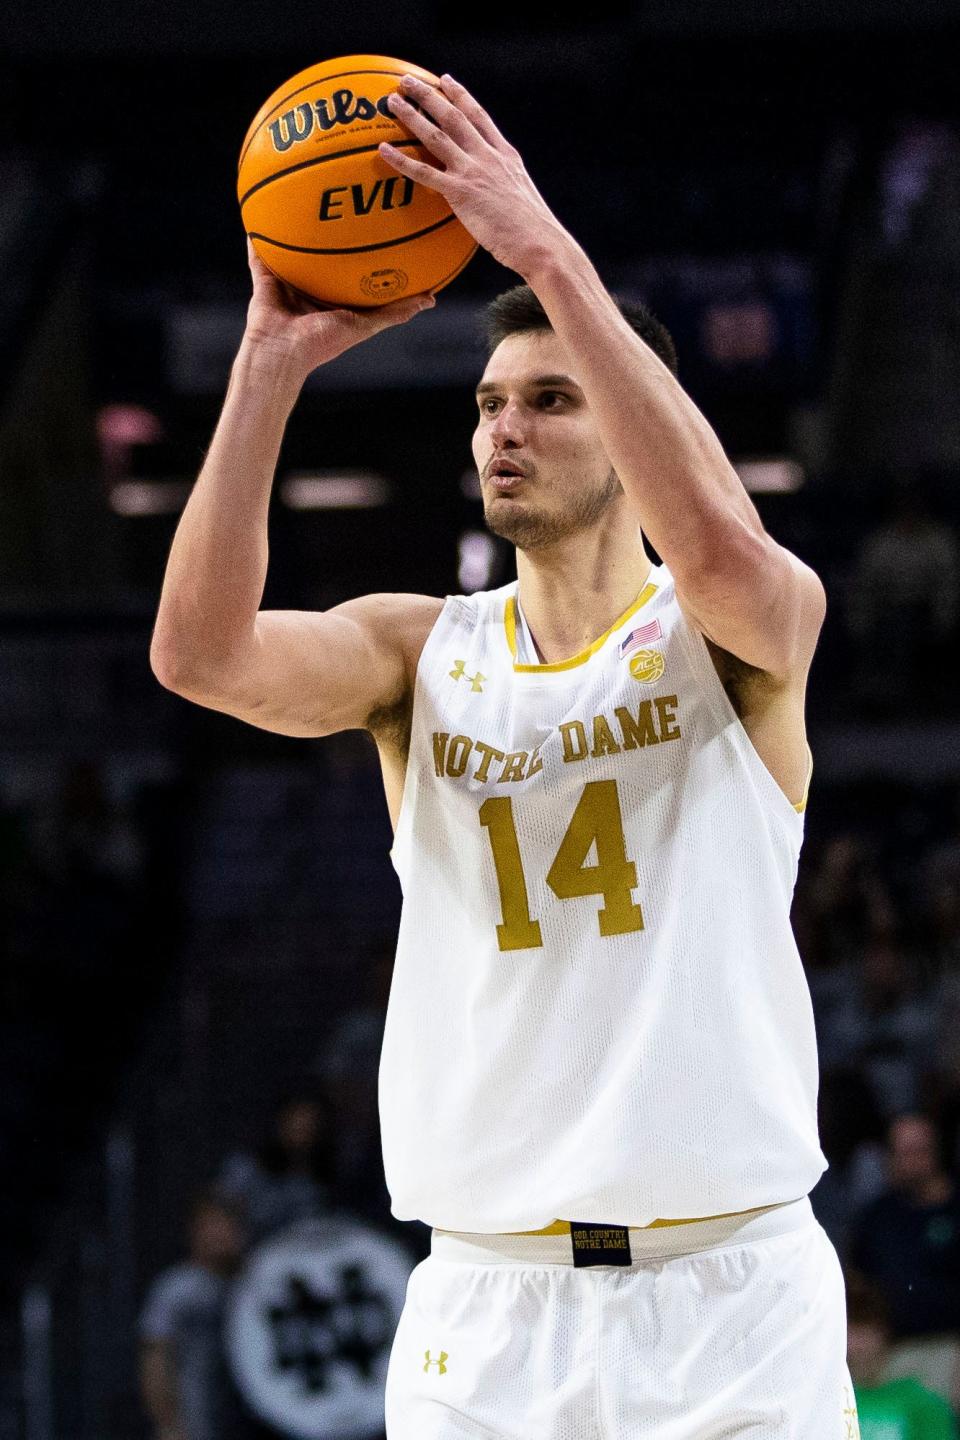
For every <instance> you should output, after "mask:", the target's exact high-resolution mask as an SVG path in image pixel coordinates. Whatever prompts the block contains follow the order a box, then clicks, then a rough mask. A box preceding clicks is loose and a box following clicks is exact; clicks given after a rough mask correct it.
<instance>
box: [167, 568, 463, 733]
mask: <svg viewBox="0 0 960 1440" xmlns="http://www.w3.org/2000/svg"><path fill="white" fill-rule="evenodd" d="M424 598H425V597H421V596H402V595H365V596H362V597H360V598H359V599H356V600H348V601H346V602H344V604H342V605H337V606H335V607H334V608H333V609H331V610H325V611H311V610H261V611H260V613H259V614H258V615H257V618H256V623H255V626H254V632H253V637H252V641H251V644H250V645H249V647H248V648H247V649H245V650H244V651H242V652H240V653H239V654H237V655H235V656H233V657H232V659H231V661H230V663H229V665H224V666H222V667H220V668H218V669H217V670H216V671H215V672H209V673H207V674H206V675H201V676H197V677H195V678H194V679H193V680H192V681H188V682H185V683H184V684H183V685H181V686H178V687H177V688H178V691H179V693H180V694H182V695H184V696H185V697H186V698H187V699H190V700H195V701H196V702H197V703H198V704H201V705H205V706H207V707H208V708H210V709H213V710H219V711H221V712H222V713H223V714H226V715H232V716H234V717H235V718H236V719H238V720H243V721H245V722H246V723H247V724H248V725H255V726H257V727H258V728H259V729H262V730H271V731H273V732H275V733H276V734H280V735H291V736H299V737H301V738H311V737H317V736H321V735H332V734H334V733H335V732H336V731H339V730H354V729H363V728H364V727H365V725H366V723H367V719H368V717H369V716H370V714H371V713H372V712H375V711H377V710H378V709H381V708H383V707H384V706H389V705H391V704H395V703H396V702H397V701H398V700H399V699H400V698H401V697H402V695H403V693H404V690H405V688H406V687H407V685H408V672H407V663H406V651H405V646H404V633H405V628H404V627H405V622H406V621H407V619H408V611H409V609H410V603H409V602H418V601H422V600H423V599H424ZM434 603H436V604H439V602H434Z"/></svg>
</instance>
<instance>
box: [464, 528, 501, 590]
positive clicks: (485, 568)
mask: <svg viewBox="0 0 960 1440" xmlns="http://www.w3.org/2000/svg"><path fill="white" fill-rule="evenodd" d="M457 557H458V562H459V563H458V569H457V579H458V580H459V581H460V584H461V585H462V586H463V590H464V594H466V595H469V594H471V593H472V592H473V591H474V590H482V589H483V588H484V586H485V585H487V584H488V583H489V580H490V576H491V575H492V574H493V566H494V562H495V560H496V558H497V547H496V545H495V543H494V540H493V537H492V536H491V535H488V534H487V532H486V530H464V532H463V534H462V535H461V536H460V539H459V540H458V541H457Z"/></svg>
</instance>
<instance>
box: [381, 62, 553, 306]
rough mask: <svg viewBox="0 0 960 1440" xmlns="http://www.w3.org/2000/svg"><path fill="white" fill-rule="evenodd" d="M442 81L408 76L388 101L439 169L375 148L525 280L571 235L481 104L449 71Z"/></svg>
mask: <svg viewBox="0 0 960 1440" xmlns="http://www.w3.org/2000/svg"><path fill="white" fill-rule="evenodd" d="M440 87H441V88H440V90H439V91H438V90H437V89H436V88H435V87H434V86H433V85H428V84H426V82H425V81H423V80H418V79H416V77H415V76H412V75H405V76H404V77H403V79H402V80H401V81H400V90H399V91H395V92H394V93H392V94H391V95H390V98H389V101H388V104H389V106H390V109H391V110H392V111H393V114H394V115H395V116H396V117H397V119H398V120H399V121H400V123H401V124H402V125H403V126H404V127H405V129H407V130H409V131H410V133H411V134H412V135H415V136H416V138H417V139H418V140H422V141H423V144H424V146H425V147H426V149H427V150H429V151H430V153H431V155H434V156H436V158H437V160H438V161H439V162H440V164H441V166H442V167H443V168H442V169H438V168H436V167H435V166H433V165H427V164H425V163H424V161H422V160H414V159H413V158H412V157H411V156H410V155H408V154H407V153H406V151H404V150H398V149H396V148H395V147H394V146H392V145H387V144H381V145H380V147H379V149H380V154H381V156H382V157H383V159H384V160H386V162H387V164H388V165H392V166H393V168H394V169H395V170H399V172H400V174H401V175H407V176H409V177H410V179H411V180H413V181H414V182H415V183H416V184H417V185H426V186H427V188H428V189H430V190H436V191H437V192H438V193H439V194H440V195H442V196H443V198H444V199H445V200H446V202H447V204H448V205H449V206H450V208H451V210H453V212H454V214H455V215H456V216H457V217H458V219H460V220H461V221H462V222H463V224H464V225H465V226H466V228H467V229H468V230H469V231H470V234H471V235H472V236H473V238H474V239H475V240H476V241H477V242H478V243H479V244H481V245H482V246H483V247H484V249H485V250H489V251H490V253H491V255H492V256H493V257H494V259H496V260H499V262H500V264H501V265H506V266H507V268H508V269H510V270H516V271H517V273H518V274H520V275H522V276H523V278H524V279H525V280H529V278H530V275H531V272H532V271H533V270H534V269H535V268H536V265H537V262H538V260H539V259H541V258H543V256H544V254H545V253H548V251H549V250H550V249H552V248H554V247H555V245H556V242H557V240H558V239H559V238H561V237H565V238H567V239H569V236H567V235H566V232H565V231H564V230H563V227H562V226H561V225H560V222H559V221H558V220H557V218H556V216H555V215H554V214H553V213H552V211H551V210H550V209H549V208H548V207H547V205H546V203H545V201H544V200H543V198H542V196H541V195H540V194H539V192H538V191H537V190H536V188H535V187H534V184H533V181H532V180H531V179H530V177H529V175H528V174H527V172H526V170H525V169H524V166H523V161H522V159H521V158H520V154H519V152H518V151H517V150H515V149H514V147H513V146H512V145H510V144H509V143H508V142H507V141H506V140H505V139H504V138H503V136H502V135H501V134H500V131H499V130H498V129H497V127H496V125H494V123H493V121H492V120H491V119H490V116H489V115H488V114H487V112H486V111H485V110H484V109H483V108H482V106H480V105H479V104H478V103H477V101H476V100H474V98H473V96H472V95H471V94H470V93H469V92H468V91H467V90H465V89H464V87H463V86H462V85H460V84H459V83H458V82H457V81H456V80H454V79H452V77H451V76H449V75H444V76H442V78H441V80H440ZM411 101H413V102H415V103H414V104H411ZM418 107H419V108H418Z"/></svg>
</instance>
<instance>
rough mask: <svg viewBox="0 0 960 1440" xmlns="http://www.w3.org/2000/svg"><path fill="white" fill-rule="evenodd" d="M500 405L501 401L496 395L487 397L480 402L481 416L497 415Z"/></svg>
mask: <svg viewBox="0 0 960 1440" xmlns="http://www.w3.org/2000/svg"><path fill="white" fill-rule="evenodd" d="M500 403H501V402H500V400H499V399H498V398H497V397H496V396H495V395H485V396H484V397H483V399H482V400H481V401H480V413H481V415H495V414H496V413H497V408H498V406H499V405H500Z"/></svg>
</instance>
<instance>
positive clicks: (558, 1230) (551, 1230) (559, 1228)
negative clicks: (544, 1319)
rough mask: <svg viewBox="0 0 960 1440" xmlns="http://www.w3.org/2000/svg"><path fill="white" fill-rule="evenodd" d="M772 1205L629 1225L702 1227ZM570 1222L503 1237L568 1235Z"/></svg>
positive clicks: (634, 1227) (632, 1227)
mask: <svg viewBox="0 0 960 1440" xmlns="http://www.w3.org/2000/svg"><path fill="white" fill-rule="evenodd" d="M773 1208H774V1207H773V1206H772V1205H758V1206H756V1207H755V1208H754V1209H753V1210H728V1211H727V1212H726V1214H724V1215H698V1216H695V1217H694V1218H692V1219H690V1220H651V1222H650V1224H649V1225H630V1226H628V1229H630V1230H660V1229H662V1228H663V1226H665V1225H702V1224H703V1222H704V1220H732V1219H733V1218H734V1217H735V1216H737V1215H758V1214H759V1213H760V1211H761V1210H772V1209H773ZM572 1223H577V1222H572V1221H570V1220H554V1222H553V1224H552V1225H544V1227H543V1229H542V1230H505V1231H502V1232H501V1233H502V1234H505V1235H569V1233H570V1226H571V1224H572Z"/></svg>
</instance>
